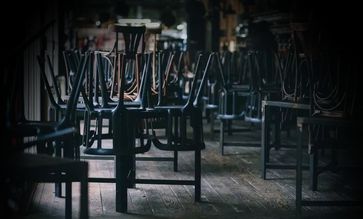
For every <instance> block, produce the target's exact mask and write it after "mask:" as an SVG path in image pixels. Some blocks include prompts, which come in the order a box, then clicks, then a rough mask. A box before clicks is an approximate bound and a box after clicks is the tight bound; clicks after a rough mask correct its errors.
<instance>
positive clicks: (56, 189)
mask: <svg viewBox="0 0 363 219" xmlns="http://www.w3.org/2000/svg"><path fill="white" fill-rule="evenodd" d="M55 156H56V157H61V156H62V149H61V148H60V147H56V148H55ZM54 194H55V196H56V197H58V198H61V197H62V183H59V182H57V183H55V184H54Z"/></svg>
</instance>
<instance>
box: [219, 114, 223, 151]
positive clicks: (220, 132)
mask: <svg viewBox="0 0 363 219" xmlns="http://www.w3.org/2000/svg"><path fill="white" fill-rule="evenodd" d="M219 145H220V146H221V153H222V155H224V120H221V123H220V129H219Z"/></svg>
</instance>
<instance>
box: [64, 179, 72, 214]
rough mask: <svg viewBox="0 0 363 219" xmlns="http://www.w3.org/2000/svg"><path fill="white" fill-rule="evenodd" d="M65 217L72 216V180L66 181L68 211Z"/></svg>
mask: <svg viewBox="0 0 363 219" xmlns="http://www.w3.org/2000/svg"><path fill="white" fill-rule="evenodd" d="M65 218H67V219H71V218H72V182H66V213H65Z"/></svg>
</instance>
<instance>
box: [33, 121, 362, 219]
mask: <svg viewBox="0 0 363 219" xmlns="http://www.w3.org/2000/svg"><path fill="white" fill-rule="evenodd" d="M240 125H242V126H243V125H244V124H240ZM247 128H250V127H249V126H247ZM206 130H209V128H207V127H206V128H205V131H206ZM218 135H219V134H218V133H216V134H215V135H214V136H215V137H214V139H215V140H213V139H212V138H211V135H210V134H208V133H207V134H206V135H205V138H206V149H205V150H204V151H203V152H202V202H200V203H195V202H194V189H193V187H192V186H176V185H136V188H135V189H129V205H128V208H129V212H128V213H127V214H121V213H117V212H116V211H115V185H114V184H107V183H90V184H89V212H90V218H295V207H294V206H295V172H294V171H293V170H269V171H268V174H267V177H268V179H267V180H263V179H261V177H260V175H261V174H260V148H247V147H243V148H242V147H239V148H237V147H229V148H226V150H225V152H226V155H225V156H221V153H220V147H219V143H218ZM228 137H230V138H234V139H235V140H239V141H251V140H252V141H253V140H256V141H259V140H260V129H259V128H253V127H252V131H245V132H242V133H234V134H233V135H232V136H228ZM104 144H105V145H111V142H110V141H104ZM293 154H294V151H291V149H290V150H287V149H285V150H284V149H281V150H279V151H275V150H272V152H271V155H272V161H276V162H286V161H289V160H291V157H293V156H292V155H293ZM154 155H158V156H169V154H168V153H166V152H162V151H159V150H157V149H154V148H153V149H152V150H151V151H150V152H148V153H146V154H144V155H142V156H154ZM292 161H293V159H292ZM89 165H90V170H89V175H90V176H102V177H112V176H113V175H114V173H113V172H114V167H113V161H110V160H109V161H106V160H97V161H96V160H90V161H89ZM193 165H194V156H193V153H190V152H181V153H180V154H179V171H178V172H177V173H175V172H173V169H172V164H171V162H154V161H138V162H137V176H138V177H140V178H141V177H148V178H150V177H153V178H174V179H175V178H177V179H182V178H183V179H191V178H192V176H193ZM307 175H308V172H305V174H304V194H303V195H304V197H305V198H311V199H329V200H340V199H344V198H347V197H350V195H351V194H349V192H350V187H347V186H343V182H344V180H342V179H341V177H338V176H337V174H334V173H323V174H322V175H321V176H320V177H319V191H318V192H312V191H310V190H309V187H308V180H307V179H308V176H307ZM53 188H54V186H53V184H39V185H38V186H37V190H36V193H35V194H34V198H33V203H32V205H31V208H30V212H29V214H28V216H27V218H49V217H53V218H63V217H64V198H57V197H55V196H54V193H53ZM332 189H333V190H334V191H335V192H331V191H332ZM73 191H74V192H73V214H74V217H78V205H79V184H78V183H74V184H73ZM303 217H304V218H363V210H362V209H361V208H360V207H304V209H303Z"/></svg>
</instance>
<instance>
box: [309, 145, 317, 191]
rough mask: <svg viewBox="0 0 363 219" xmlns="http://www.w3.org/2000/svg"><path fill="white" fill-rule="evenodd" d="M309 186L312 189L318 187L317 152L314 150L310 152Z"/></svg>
mask: <svg viewBox="0 0 363 219" xmlns="http://www.w3.org/2000/svg"><path fill="white" fill-rule="evenodd" d="M309 162H310V165H309V166H310V180H311V182H310V186H311V190H312V191H316V190H317V189H318V171H317V168H318V167H317V165H318V153H316V151H314V152H313V153H312V154H310V160H309Z"/></svg>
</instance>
